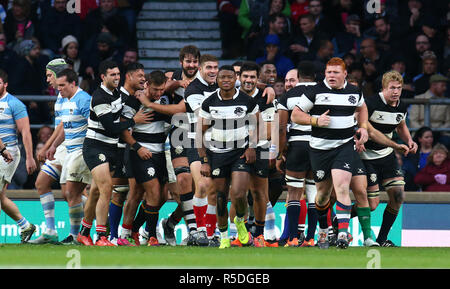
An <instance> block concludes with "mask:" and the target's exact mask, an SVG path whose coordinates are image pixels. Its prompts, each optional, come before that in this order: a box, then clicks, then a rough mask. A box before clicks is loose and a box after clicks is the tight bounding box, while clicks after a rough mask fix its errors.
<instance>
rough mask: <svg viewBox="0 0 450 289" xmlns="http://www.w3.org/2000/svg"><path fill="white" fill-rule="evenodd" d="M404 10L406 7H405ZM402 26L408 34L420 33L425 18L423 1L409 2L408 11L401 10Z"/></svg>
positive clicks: (409, 0)
mask: <svg viewBox="0 0 450 289" xmlns="http://www.w3.org/2000/svg"><path fill="white" fill-rule="evenodd" d="M403 8H404V7H403ZM399 12H400V13H399V17H400V23H399V24H400V25H401V26H403V27H402V29H403V30H404V31H406V32H407V33H408V34H415V33H418V32H420V30H421V27H422V25H423V19H424V17H425V11H424V9H423V4H422V1H421V0H408V3H407V9H402V8H400V9H399Z"/></svg>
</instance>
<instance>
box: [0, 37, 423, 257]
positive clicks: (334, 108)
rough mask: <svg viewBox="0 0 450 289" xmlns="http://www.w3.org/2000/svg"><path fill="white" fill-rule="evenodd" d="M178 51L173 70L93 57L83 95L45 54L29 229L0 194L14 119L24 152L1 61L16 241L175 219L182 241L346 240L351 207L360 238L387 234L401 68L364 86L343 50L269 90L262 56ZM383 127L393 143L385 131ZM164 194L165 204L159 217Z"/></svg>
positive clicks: (128, 232)
mask: <svg viewBox="0 0 450 289" xmlns="http://www.w3.org/2000/svg"><path fill="white" fill-rule="evenodd" d="M180 64H181V69H180V70H176V71H173V72H166V73H164V72H162V71H153V72H151V73H148V74H146V73H145V72H144V66H143V65H142V64H140V63H131V64H129V65H128V66H127V67H126V68H125V71H120V69H119V66H118V65H117V64H116V63H115V62H112V61H109V60H106V61H103V62H102V63H101V64H100V66H99V75H100V77H101V84H100V86H99V87H98V88H97V89H96V90H95V91H94V92H93V93H92V96H91V95H89V94H88V93H86V92H85V91H83V90H82V89H80V88H79V86H78V76H77V74H76V73H75V72H74V71H73V70H71V69H70V68H68V65H67V64H66V63H65V61H64V60H63V59H55V60H52V61H51V62H50V63H48V65H47V67H46V68H47V81H48V82H49V84H50V85H52V86H53V87H54V88H55V89H56V90H57V91H58V92H59V94H58V97H57V100H56V102H55V130H54V132H53V134H52V136H51V137H50V139H49V140H48V141H47V142H46V144H45V145H44V147H43V148H42V149H41V150H40V151H39V152H38V153H37V157H38V159H39V160H40V161H44V160H45V163H44V164H43V165H42V167H41V171H40V172H39V175H38V178H37V180H36V189H37V191H38V193H39V195H40V201H41V204H42V208H43V212H44V217H45V224H46V230H45V232H42V234H41V235H40V236H39V237H38V238H36V239H34V240H31V237H32V235H33V233H34V231H35V226H34V225H33V224H30V223H29V222H28V221H27V220H26V218H25V217H23V216H22V215H21V214H20V212H19V210H18V208H17V206H16V205H15V204H14V203H13V202H12V201H11V200H9V199H8V198H7V197H6V194H5V189H6V187H7V184H8V183H9V182H10V181H11V178H12V175H13V174H14V172H15V170H16V168H17V165H18V162H19V160H20V153H19V150H18V149H17V132H20V133H21V135H22V138H23V143H24V146H25V148H26V151H27V170H29V171H32V170H34V169H35V168H36V164H35V162H34V160H33V159H30V156H29V153H28V152H29V151H32V144H31V136H30V129H29V123H28V116H27V114H26V108H25V106H24V105H23V104H22V103H21V102H20V101H19V100H18V99H17V98H15V97H14V96H12V95H10V94H8V93H7V92H6V87H7V75H6V74H5V73H3V72H1V73H0V81H1V82H0V93H1V98H0V109H1V111H0V115H1V116H2V117H1V118H0V128H1V130H0V137H1V140H2V142H1V143H0V152H1V155H2V157H3V159H2V160H0V165H1V171H0V177H1V182H2V183H1V186H2V193H1V205H2V208H3V210H4V211H5V213H6V214H8V215H9V216H10V217H11V218H13V219H14V220H15V221H16V222H17V224H18V225H19V226H20V228H21V240H22V242H23V243H31V244H45V243H52V244H59V243H62V244H82V245H86V246H92V245H97V246H137V245H142V244H141V243H142V242H143V241H144V242H145V243H146V244H147V245H148V246H158V245H159V244H160V240H161V238H159V240H158V234H159V231H158V222H159V221H160V222H161V226H162V228H163V232H164V240H165V242H166V243H167V244H168V245H171V246H176V245H177V240H176V235H175V226H176V225H177V224H178V223H179V222H180V221H181V220H182V219H184V222H185V225H186V227H187V229H188V236H187V238H186V239H185V240H183V243H185V244H186V245H188V246H212V247H219V248H220V249H224V248H228V247H232V246H237V247H241V246H250V245H251V246H255V247H278V246H286V247H298V246H302V247H312V246H315V245H317V246H318V247H319V248H321V249H327V248H328V247H329V246H336V247H338V248H343V249H344V248H347V247H348V246H349V243H350V242H351V239H352V236H351V235H350V234H349V232H348V229H349V221H350V219H351V218H352V217H355V216H357V217H358V220H359V223H360V225H361V229H362V231H363V235H364V246H387V247H390V246H395V245H394V244H393V243H392V242H391V241H390V240H388V233H389V231H390V229H391V227H392V225H393V223H394V222H395V219H396V216H397V214H398V211H399V209H400V207H401V204H402V202H403V195H404V189H403V187H404V181H403V176H402V172H401V170H400V169H399V167H398V163H397V160H396V156H395V153H394V150H397V151H399V152H401V153H402V154H405V155H406V154H408V153H409V152H415V151H416V150H417V144H415V143H414V142H413V141H412V138H411V135H410V133H409V130H408V128H407V126H406V123H405V119H406V109H407V106H406V105H404V104H403V103H402V102H400V94H401V90H402V84H403V79H402V76H401V75H400V74H398V73H397V72H394V71H391V72H387V73H385V74H384V75H383V81H382V91H381V92H380V93H379V95H375V96H370V97H364V96H363V95H362V93H361V92H360V90H359V88H358V87H357V85H354V84H351V83H350V81H349V80H347V79H346V77H347V72H346V67H345V63H344V62H343V61H342V59H340V58H332V59H331V60H330V61H329V62H328V63H327V65H326V70H325V79H324V80H323V81H319V82H316V76H315V72H314V71H315V69H314V66H313V65H312V64H311V63H309V62H301V63H300V64H299V67H298V69H297V70H295V74H296V75H295V77H294V78H296V81H295V83H294V84H293V85H292V87H291V88H290V89H289V90H288V91H287V92H286V93H285V94H284V95H282V96H281V97H279V98H277V99H275V92H274V90H273V88H272V87H271V83H270V81H265V80H264V79H263V78H262V77H261V75H262V74H263V73H264V71H263V70H264V69H265V66H268V67H270V66H273V64H271V63H263V64H261V65H258V64H256V63H254V62H244V63H242V64H240V65H239V66H238V65H236V66H232V65H223V66H220V67H219V60H218V59H217V58H216V57H215V56H212V55H208V54H204V55H200V51H199V50H198V48H196V47H195V46H192V45H188V46H185V47H183V48H182V49H181V50H180ZM273 67H274V66H273ZM121 73H122V75H125V79H124V80H122V81H123V85H120V83H121ZM288 74H289V73H288ZM286 77H288V76H286ZM394 131H395V132H397V134H398V135H399V137H400V138H401V139H402V140H403V142H404V143H405V144H397V143H396V142H394V141H393V140H392V136H393V133H394ZM31 158H32V155H31ZM55 181H56V182H59V183H60V185H61V191H62V194H63V196H64V198H65V200H66V201H67V203H68V208H69V219H70V234H69V236H67V237H65V238H64V239H63V240H62V241H59V240H58V234H57V231H56V228H55V213H54V207H55V198H54V195H53V193H52V190H51V186H52V184H53V183H54V182H55ZM284 188H287V196H286V218H285V223H284V231H283V234H282V236H280V237H279V238H278V237H277V235H276V232H275V225H274V222H275V214H274V212H273V206H274V205H275V204H276V202H277V200H278V198H279V197H280V195H281V193H282V192H283V190H284ZM381 188H384V190H386V192H387V195H388V197H389V201H388V204H387V207H386V209H385V211H384V214H383V222H382V225H381V229H380V232H379V234H378V236H377V237H376V238H375V237H374V236H372V235H373V233H372V230H371V221H370V213H371V211H373V210H375V209H376V208H377V206H378V203H379V191H380V189H381ZM87 191H88V193H86V192H87ZM350 192H352V193H353V195H354V200H355V202H354V204H352V200H351V197H350ZM169 198H171V199H173V200H175V201H176V202H177V204H178V206H177V207H176V209H175V210H174V211H173V212H172V213H171V214H170V216H169V217H168V218H167V219H162V220H159V210H160V208H161V207H162V206H163V205H164V204H165V202H166V201H167V200H168V199H169ZM229 201H231V206H230V208H229V209H228V203H229ZM306 202H307V204H308V206H307V213H308V231H307V234H306V236H305V234H304V233H303V231H304V222H302V221H301V219H302V215H303V214H302V213H301V210H302V209H303V210H304V209H306V207H305V206H306ZM334 206H335V207H336V211H334V209H333V207H334ZM94 219H95V230H96V235H97V239H96V240H95V242H94V241H93V240H92V238H91V229H92V226H93V221H94ZM121 220H122V223H121ZM302 223H303V224H302ZM317 224H318V225H319V229H318V236H319V237H318V239H317V241H316V240H315V234H316V228H317ZM119 227H120V230H119ZM142 227H144V229H143V230H142Z"/></svg>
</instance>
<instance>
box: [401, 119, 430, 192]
mask: <svg viewBox="0 0 450 289" xmlns="http://www.w3.org/2000/svg"><path fill="white" fill-rule="evenodd" d="M413 141H414V142H415V143H417V145H418V149H417V153H415V154H408V155H407V156H406V157H404V158H403V167H402V169H403V172H404V174H405V183H406V184H405V191H417V190H418V189H419V187H418V186H417V185H415V183H414V176H415V175H416V174H417V172H418V171H420V170H421V169H422V168H424V167H425V165H426V162H427V157H428V156H429V154H430V153H431V150H432V149H433V144H434V137H433V131H432V130H431V128H429V127H425V126H424V127H421V128H419V129H418V130H417V131H416V133H415V134H414V137H413Z"/></svg>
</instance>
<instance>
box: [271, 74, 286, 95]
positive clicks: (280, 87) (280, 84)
mask: <svg viewBox="0 0 450 289" xmlns="http://www.w3.org/2000/svg"><path fill="white" fill-rule="evenodd" d="M273 90H274V91H275V98H279V97H280V96H282V95H283V94H284V93H285V92H286V89H285V88H284V80H283V79H281V78H277V79H276V80H275V83H274V84H273Z"/></svg>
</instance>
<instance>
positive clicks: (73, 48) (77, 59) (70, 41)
mask: <svg viewBox="0 0 450 289" xmlns="http://www.w3.org/2000/svg"><path fill="white" fill-rule="evenodd" d="M61 51H62V55H63V58H64V59H65V60H66V62H67V64H69V65H70V66H72V69H73V70H74V71H75V72H76V73H77V74H78V75H80V67H81V66H82V65H81V63H82V57H81V56H80V50H79V43H78V39H77V38H76V37H75V36H73V35H67V36H66V37H64V38H63V39H62V40H61Z"/></svg>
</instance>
